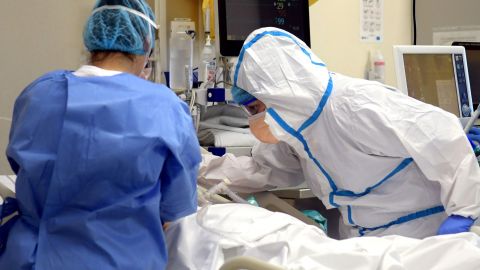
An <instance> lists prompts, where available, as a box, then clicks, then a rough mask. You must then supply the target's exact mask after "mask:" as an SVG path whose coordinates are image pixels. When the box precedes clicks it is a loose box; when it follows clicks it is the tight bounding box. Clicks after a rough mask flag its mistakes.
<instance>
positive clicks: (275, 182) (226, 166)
mask: <svg viewBox="0 0 480 270" xmlns="http://www.w3.org/2000/svg"><path fill="white" fill-rule="evenodd" d="M202 156H203V158H202V159H203V160H202V163H201V164H200V171H199V182H200V183H201V184H206V185H208V186H211V185H214V184H216V183H218V182H220V181H222V180H223V179H225V178H226V179H228V180H229V181H230V182H231V184H229V187H230V188H231V189H232V190H234V191H237V192H255V191H262V190H268V189H272V188H276V187H293V186H297V185H299V184H301V183H302V182H303V181H304V178H303V173H302V169H301V165H300V161H299V159H298V156H297V155H296V153H295V151H294V150H293V149H292V148H290V146H288V145H287V144H285V143H282V142H280V143H278V144H264V143H258V144H256V145H255V146H254V147H253V150H252V157H246V156H242V157H235V156H234V155H232V154H225V155H224V156H222V157H215V156H213V155H210V154H203V155H202Z"/></svg>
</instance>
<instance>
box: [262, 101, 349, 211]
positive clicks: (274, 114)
mask: <svg viewBox="0 0 480 270" xmlns="http://www.w3.org/2000/svg"><path fill="white" fill-rule="evenodd" d="M267 112H268V113H269V114H270V115H271V116H272V118H273V119H274V120H275V121H276V122H277V123H278V124H279V125H280V126H281V127H282V128H283V129H284V130H285V131H286V132H288V133H289V134H290V135H292V136H293V137H295V138H297V140H299V141H300V142H301V143H302V144H303V149H304V150H305V152H306V153H307V154H308V157H309V158H310V159H311V160H312V161H313V162H314V163H315V165H316V166H317V167H318V168H319V169H320V171H321V172H322V173H323V175H324V176H325V178H327V180H328V183H329V184H330V188H331V189H332V190H333V192H335V191H337V189H338V188H337V186H336V185H335V182H334V181H333V179H332V177H331V176H330V175H329V174H328V172H327V171H326V170H325V169H324V168H323V167H322V165H321V164H320V162H319V161H318V160H317V159H316V158H315V157H314V156H313V154H312V152H311V151H310V147H308V143H307V141H306V140H305V138H304V137H303V135H302V134H300V133H298V132H297V131H295V130H294V129H293V128H292V127H290V126H289V125H288V124H287V123H286V122H285V121H283V119H282V118H281V117H280V115H278V113H277V112H276V111H275V110H274V109H272V108H269V109H268V110H267ZM330 195H331V196H330V204H332V205H333V206H335V207H339V206H340V205H338V204H336V203H335V202H334V201H333V193H331V194H330Z"/></svg>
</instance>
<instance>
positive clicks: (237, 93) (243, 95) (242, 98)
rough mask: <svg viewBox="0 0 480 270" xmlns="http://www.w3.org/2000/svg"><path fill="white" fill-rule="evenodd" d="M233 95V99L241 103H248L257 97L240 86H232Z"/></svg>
mask: <svg viewBox="0 0 480 270" xmlns="http://www.w3.org/2000/svg"><path fill="white" fill-rule="evenodd" d="M232 97H233V101H235V102H236V103H238V104H240V105H247V104H248V103H250V102H252V101H253V100H255V99H256V98H255V97H254V96H252V95H250V94H249V93H248V92H247V91H245V90H243V89H242V88H240V87H238V86H233V87H232Z"/></svg>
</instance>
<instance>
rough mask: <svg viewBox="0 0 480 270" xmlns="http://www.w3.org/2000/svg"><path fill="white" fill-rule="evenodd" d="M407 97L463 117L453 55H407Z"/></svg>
mask: <svg viewBox="0 0 480 270" xmlns="http://www.w3.org/2000/svg"><path fill="white" fill-rule="evenodd" d="M403 62H404V65H405V77H406V79H407V89H408V95H409V96H411V97H413V98H415V99H418V100H420V101H423V102H425V103H429V104H432V105H435V106H437V107H440V108H442V109H444V110H446V111H448V112H451V113H453V114H455V115H460V111H459V108H458V94H457V86H456V82H455V70H454V68H453V60H452V57H451V55H450V54H404V55H403Z"/></svg>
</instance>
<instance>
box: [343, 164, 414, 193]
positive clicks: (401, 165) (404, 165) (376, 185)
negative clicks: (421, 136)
mask: <svg viewBox="0 0 480 270" xmlns="http://www.w3.org/2000/svg"><path fill="white" fill-rule="evenodd" d="M412 162H413V158H406V159H404V160H403V161H402V162H401V163H400V165H398V166H397V167H396V168H395V169H394V170H393V171H392V172H391V173H389V174H388V175H387V176H385V178H383V179H382V180H381V181H380V182H378V183H377V184H375V185H373V186H371V187H368V188H366V189H365V191H363V192H360V193H355V192H353V191H350V190H340V191H337V192H335V196H343V197H362V196H365V195H367V194H368V193H370V192H371V191H372V190H374V189H376V188H377V187H379V186H380V185H381V184H383V183H385V182H386V181H388V180H389V179H390V178H392V177H393V176H394V175H395V174H397V173H398V172H400V171H401V170H403V169H404V168H405V167H407V166H408V165H410V164H411V163H412Z"/></svg>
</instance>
